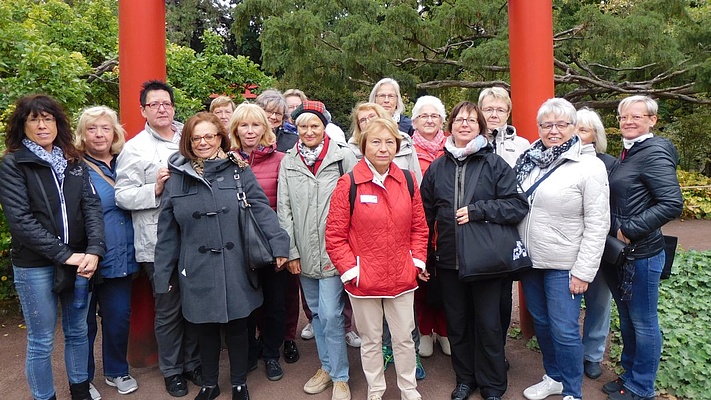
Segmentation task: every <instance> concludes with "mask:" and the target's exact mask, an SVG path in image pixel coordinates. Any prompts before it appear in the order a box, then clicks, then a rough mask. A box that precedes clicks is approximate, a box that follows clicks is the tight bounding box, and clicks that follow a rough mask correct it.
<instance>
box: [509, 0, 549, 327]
mask: <svg viewBox="0 0 711 400" xmlns="http://www.w3.org/2000/svg"><path fill="white" fill-rule="evenodd" d="M509 52H510V57H511V58H510V62H511V101H512V103H513V107H512V112H513V117H512V118H513V124H514V125H515V126H516V130H517V132H518V134H519V135H521V136H524V137H525V138H526V139H528V140H530V141H531V142H533V141H534V140H536V139H538V126H537V123H536V114H537V112H538V108H539V107H540V106H541V104H543V102H544V101H546V100H548V99H549V98H551V97H554V95H555V92H554V83H553V4H552V1H551V0H509ZM518 289H519V290H518V298H519V306H520V312H519V318H520V321H521V331H522V333H523V335H524V336H525V337H528V338H530V337H532V336H533V335H534V334H535V332H534V330H533V320H532V319H531V314H529V312H528V310H527V309H526V301H525V299H524V297H523V288H522V287H521V285H520V284H519V287H518Z"/></svg>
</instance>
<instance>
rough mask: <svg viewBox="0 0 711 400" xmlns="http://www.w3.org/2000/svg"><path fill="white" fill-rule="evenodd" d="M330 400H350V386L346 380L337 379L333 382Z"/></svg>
mask: <svg viewBox="0 0 711 400" xmlns="http://www.w3.org/2000/svg"><path fill="white" fill-rule="evenodd" d="M331 400H351V388H350V387H349V386H348V382H343V381H338V382H336V383H334V384H333V394H332V395H331Z"/></svg>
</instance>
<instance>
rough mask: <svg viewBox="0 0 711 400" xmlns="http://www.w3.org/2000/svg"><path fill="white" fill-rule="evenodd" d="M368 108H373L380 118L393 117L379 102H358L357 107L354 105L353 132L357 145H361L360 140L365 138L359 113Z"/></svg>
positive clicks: (352, 113) (352, 115)
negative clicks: (359, 123) (359, 122)
mask: <svg viewBox="0 0 711 400" xmlns="http://www.w3.org/2000/svg"><path fill="white" fill-rule="evenodd" d="M367 110H373V111H375V113H376V114H378V117H379V118H391V117H390V114H388V112H387V111H385V109H384V108H383V107H382V106H381V105H380V104H377V103H358V104H356V106H355V107H353V111H351V132H353V135H352V137H353V141H355V143H356V145H357V146H359V147H360V141H361V140H362V138H363V132H362V131H361V129H360V125H358V113H360V112H362V111H367Z"/></svg>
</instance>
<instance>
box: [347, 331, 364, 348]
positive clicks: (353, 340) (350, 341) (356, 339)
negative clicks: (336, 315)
mask: <svg viewBox="0 0 711 400" xmlns="http://www.w3.org/2000/svg"><path fill="white" fill-rule="evenodd" d="M346 344H347V345H349V346H351V347H360V344H361V341H360V336H358V334H357V333H355V331H350V332H346Z"/></svg>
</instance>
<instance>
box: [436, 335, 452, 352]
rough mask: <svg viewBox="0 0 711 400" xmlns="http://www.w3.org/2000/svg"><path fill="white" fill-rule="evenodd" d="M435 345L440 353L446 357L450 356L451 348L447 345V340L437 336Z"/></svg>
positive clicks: (444, 337)
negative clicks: (439, 348) (439, 349)
mask: <svg viewBox="0 0 711 400" xmlns="http://www.w3.org/2000/svg"><path fill="white" fill-rule="evenodd" d="M437 343H439V347H441V348H442V353H444V354H446V355H448V356H451V355H452V346H450V345H449V339H447V337H446V336H440V335H437Z"/></svg>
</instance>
